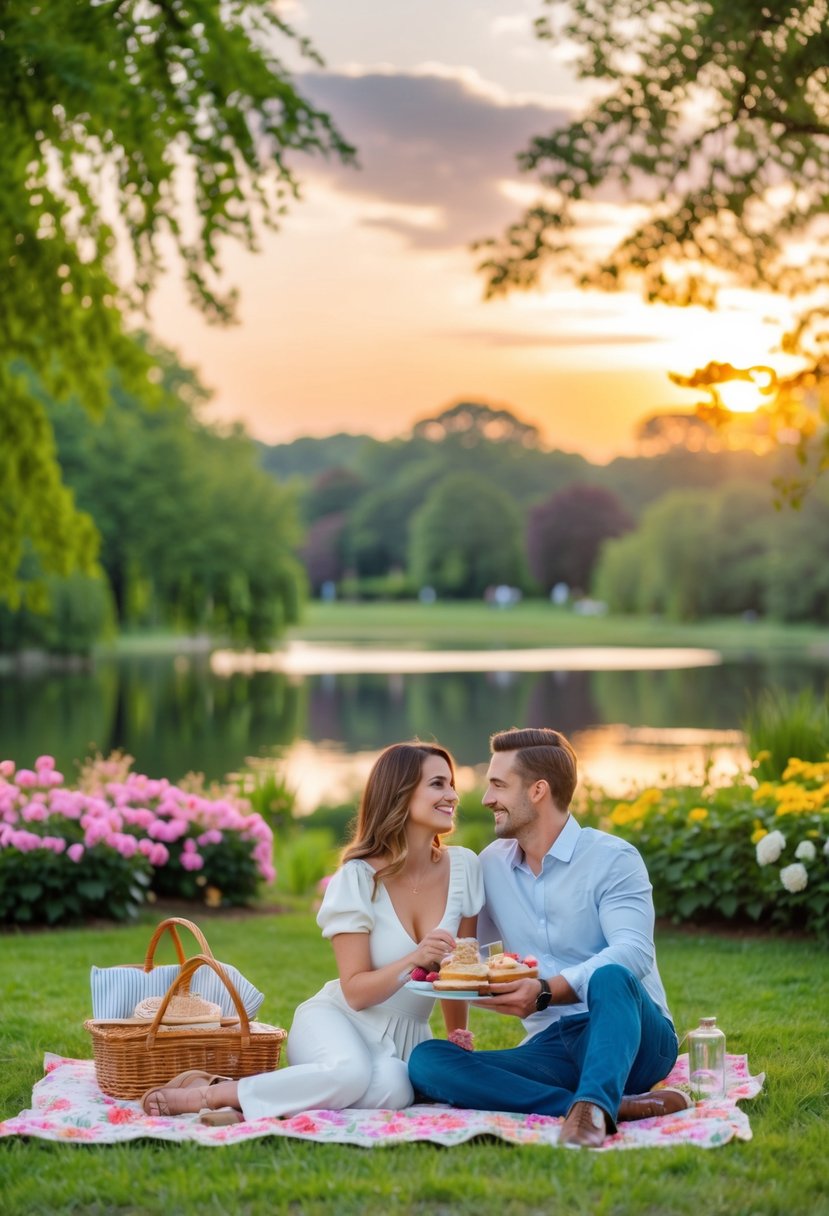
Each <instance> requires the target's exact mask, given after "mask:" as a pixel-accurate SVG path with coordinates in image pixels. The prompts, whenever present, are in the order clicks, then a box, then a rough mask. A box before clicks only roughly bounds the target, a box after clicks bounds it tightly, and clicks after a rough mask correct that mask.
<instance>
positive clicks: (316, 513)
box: [302, 465, 367, 524]
mask: <svg viewBox="0 0 829 1216" xmlns="http://www.w3.org/2000/svg"><path fill="white" fill-rule="evenodd" d="M366 489H367V486H366V483H365V481H364V479H363V478H362V477H360V475H359V474H358V473H354V472H352V471H351V469H345V468H342V467H338V466H336V465H335V466H334V467H333V468H330V469H324V470H323V472H322V473H319V474H318V475H317V476H316V477H315V478H314V481H313V483H312V484H311V486H310V487H309V489H307V490H306V491H305V493H304V494H303V496H302V517H303V519H304V520H305V522H306V523H309V524H314V523H317V522H318V521H319V520H321V519H326V518H328V516H330V515H341V514H344V513H345V512H347V511H348V510H349V508H350V507H352V506H353V505H354V503H355V502H356V501H357V500H358V499H359V498H360V496H361V494H363V493H364V492H365V490H366Z"/></svg>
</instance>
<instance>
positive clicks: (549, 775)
mask: <svg viewBox="0 0 829 1216" xmlns="http://www.w3.org/2000/svg"><path fill="white" fill-rule="evenodd" d="M489 745H490V747H491V749H492V751H493V752H515V768H516V771H517V772H518V774H519V776H521V777H522V778H523V779H524V781H526V783H527V784H528V785H530V784H531V783H532V782H533V781H546V782H547V784H548V785H549V787H550V793H551V794H552V796H553V801H554V802H555V804H556V806H557V807H558V808H559V809H560V810H562V811H566V810H567V809H568V807H569V806H570V803H571V802H572V800H573V794H574V793H575V789H576V782H577V781H578V765H577V763H576V753H575V752H574V751H573V747H572V745H571V744H570V742H569V740H567V739H565V737H564V735H562V734H560V733H559V732H558V731H557V730H550V728H549V727H547V726H539V727H532V726H530V727H526V728H525V729H523V730H519V729H517V728H516V727H513V728H512V730H501V731H498V732H497V734H494V735H493V736H492V738H491V739H490V741H489Z"/></svg>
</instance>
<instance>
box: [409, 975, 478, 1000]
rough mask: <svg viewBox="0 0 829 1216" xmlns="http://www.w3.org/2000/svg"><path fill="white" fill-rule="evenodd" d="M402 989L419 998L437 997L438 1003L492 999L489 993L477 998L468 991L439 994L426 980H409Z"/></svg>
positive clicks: (473, 993) (475, 993)
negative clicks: (418, 995) (416, 994)
mask: <svg viewBox="0 0 829 1216" xmlns="http://www.w3.org/2000/svg"><path fill="white" fill-rule="evenodd" d="M404 987H406V988H408V989H409V991H410V992H419V993H420V995H421V996H434V997H437V999H438V1000H439V1001H489V1000H491V999H492V994H491V993H487V994H486V996H478V993H477V992H473V991H471V990H469V989H467V990H466V991H463V990H458V991H457V992H450V991H445V992H441V991H440V990H439V989H436V988H435V986H434V984H430V983H429V981H428V980H409V982H408V983H407V984H405V985H404Z"/></svg>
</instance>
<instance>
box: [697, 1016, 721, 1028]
mask: <svg viewBox="0 0 829 1216" xmlns="http://www.w3.org/2000/svg"><path fill="white" fill-rule="evenodd" d="M699 1024H700V1026H706V1027H709V1028H710V1027H712V1026H716V1024H717V1019H716V1018H700V1020H699Z"/></svg>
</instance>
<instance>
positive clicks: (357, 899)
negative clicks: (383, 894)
mask: <svg viewBox="0 0 829 1216" xmlns="http://www.w3.org/2000/svg"><path fill="white" fill-rule="evenodd" d="M373 890H374V872H373V870H372V868H371V866H369V865H367V864H366V863H365V862H363V861H358V860H355V861H347V862H346V863H345V865H344V866H342V867H341V868H340V869H339V870H337V872H336V874H335V875H334V876H333V878H332V879H331V881H330V883H329V884H328V886H327V887H326V890H325V895H324V897H323V901H322V906H321V907H320V910H319V912H318V913H317V924H318V925H319V927H320V929H322V936H323V937H328V938H331V937H336V935H337V934H338V933H371V931H372V929H373V928H374V919H375V915H374V904H373V903H372V898H371V897H372V894H373Z"/></svg>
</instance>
